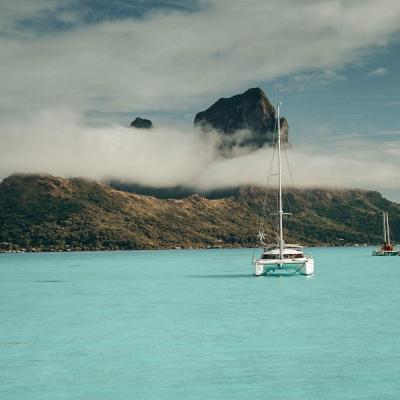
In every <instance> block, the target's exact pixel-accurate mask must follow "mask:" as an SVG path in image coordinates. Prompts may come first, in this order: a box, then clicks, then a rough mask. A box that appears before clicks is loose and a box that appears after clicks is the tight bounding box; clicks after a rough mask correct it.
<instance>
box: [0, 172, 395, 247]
mask: <svg viewBox="0 0 400 400" xmlns="http://www.w3.org/2000/svg"><path fill="white" fill-rule="evenodd" d="M235 193H236V194H234V195H232V196H229V197H221V198H206V197H204V196H201V195H197V194H194V195H191V196H188V197H185V198H179V199H164V198H156V197H153V196H146V195H139V194H135V193H128V192H125V191H121V190H117V189H115V188H112V187H111V186H108V185H105V184H101V183H98V182H95V181H91V180H88V179H85V178H71V179H65V178H60V177H54V176H51V175H34V174H27V175H21V174H13V175H11V176H9V177H8V178H6V179H4V180H3V181H2V182H1V183H0V250H2V251H10V250H13V249H15V250H18V249H27V250H33V249H35V250H38V251H51V250H117V249H156V248H160V249H167V248H175V247H181V248H206V247H251V246H254V245H255V244H256V235H257V232H258V226H259V221H260V216H261V212H262V204H263V202H264V194H265V189H263V188H257V187H241V188H239V189H238V190H237V191H235ZM285 197H286V199H287V200H288V201H289V204H290V209H289V210H288V211H291V212H292V213H293V216H292V217H290V220H289V221H288V226H289V230H288V232H287V241H288V242H299V243H301V244H304V245H340V244H354V243H359V244H364V243H366V244H375V243H379V242H380V241H381V211H382V210H385V211H388V212H389V215H390V224H391V230H392V233H393V236H394V237H395V238H396V237H397V238H398V237H400V204H397V203H394V202H391V201H389V200H387V199H385V198H383V197H382V196H381V195H380V194H379V193H378V192H375V191H365V190H339V189H335V190H334V189H307V190H306V189H301V190H296V191H288V192H286V196H285ZM275 207H276V198H275V195H274V193H272V192H271V195H270V196H268V198H267V213H269V212H272V211H273V210H274V209H275ZM264 229H265V232H266V236H267V240H268V241H269V242H273V241H274V238H275V233H274V230H273V227H272V225H271V224H270V225H266V226H265V228H264Z"/></svg>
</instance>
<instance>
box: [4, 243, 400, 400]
mask: <svg viewBox="0 0 400 400" xmlns="http://www.w3.org/2000/svg"><path fill="white" fill-rule="evenodd" d="M312 254H313V256H314V258H315V262H316V275H315V276H314V277H311V278H307V277H302V276H298V277H282V278H274V277H261V278H255V277H253V276H252V267H251V265H250V259H251V256H252V250H248V249H242V250H204V251H203V250H187V251H186V250H177V251H131V252H93V253H89V252H88V253H58V254H2V255H0V321H1V325H0V399H24V400H25V399H29V400H36V399H40V400H45V399H52V400H56V399H84V400H91V399H93V400H102V399H104V400H106V399H107V400H109V399H113V400H119V399H121V400H122V399H140V400H142V399H144V400H147V399H174V400H176V399H185V400H187V399H274V400H275V399H282V400H288V399H305V400H312V399H325V400H327V399H399V398H400V290H399V283H400V257H371V256H370V254H371V249H370V248H333V249H327V248H326V249H312Z"/></svg>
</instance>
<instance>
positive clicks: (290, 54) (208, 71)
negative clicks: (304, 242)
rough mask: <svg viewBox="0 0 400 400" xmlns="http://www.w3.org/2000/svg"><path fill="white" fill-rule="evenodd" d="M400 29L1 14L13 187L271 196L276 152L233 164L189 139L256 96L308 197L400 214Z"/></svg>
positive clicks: (1, 134) (335, 7) (134, 6)
mask: <svg viewBox="0 0 400 400" xmlns="http://www.w3.org/2000/svg"><path fill="white" fill-rule="evenodd" d="M399 27H400V2H399V1H398V0H382V1H379V2H377V1H376V0H374V1H372V0H336V1H322V0H247V1H243V0H242V1H238V0H218V1H216V0H215V1H211V0H209V1H207V0H198V1H183V0H165V1H163V0H148V1H144V0H138V1H133V0H113V1H100V0H35V1H31V0H19V1H15V0H2V2H1V3H0V57H1V62H0V92H1V94H2V95H1V97H0V176H2V177H5V176H7V175H8V174H10V173H12V172H15V171H18V172H49V173H52V174H57V175H61V176H71V175H79V176H88V177H92V178H95V179H104V178H107V177H117V178H121V179H126V180H130V181H135V182H139V183H142V184H154V185H161V186H163V185H166V186H168V185H175V184H185V185H189V184H191V185H194V186H198V187H220V186H224V185H236V184H246V183H255V184H261V183H262V182H264V180H265V169H266V167H265V166H266V165H267V164H268V160H269V159H270V158H271V149H268V148H266V149H261V150H259V151H255V152H253V153H249V154H238V155H237V156H236V157H234V158H232V159H220V158H219V157H218V154H217V153H216V152H215V146H216V145H217V143H218V137H217V135H213V134H211V135H208V136H204V135H201V134H200V133H199V132H196V131H195V130H193V126H192V125H193V119H194V116H195V114H196V113H197V112H199V111H201V110H204V109H205V108H207V107H209V106H210V105H211V104H212V103H214V102H215V101H216V100H217V99H218V98H220V97H229V96H231V95H234V94H237V93H241V92H243V91H245V90H246V89H248V88H249V87H255V86H258V87H260V88H262V89H263V90H264V91H265V92H266V94H267V96H268V97H269V99H270V100H271V102H273V103H276V102H277V101H278V100H281V101H283V108H282V112H283V114H284V115H285V116H286V118H287V119H288V121H289V125H290V131H289V140H290V141H291V143H292V144H293V147H292V149H291V150H290V151H288V156H289V159H290V160H291V167H292V169H293V171H294V175H295V181H296V182H298V185H299V186H334V187H357V188H363V189H371V190H379V191H381V192H382V193H383V194H384V195H385V196H387V197H389V198H391V199H394V200H396V201H399V202H400V184H399V181H400V179H399V176H400V146H399V144H400V118H399V111H400V91H399V88H400V74H399V71H400V32H399V31H400V28H399ZM136 116H142V117H147V118H150V119H152V121H153V123H154V125H155V129H154V130H152V131H151V132H150V131H148V132H139V131H137V132H134V131H133V130H132V129H130V128H128V126H129V123H130V121H131V120H133V119H134V118H135V117H136Z"/></svg>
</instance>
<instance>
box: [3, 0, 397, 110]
mask: <svg viewBox="0 0 400 400" xmlns="http://www.w3.org/2000/svg"><path fill="white" fill-rule="evenodd" d="M13 3H15V2H13ZM25 3H27V4H32V2H26V1H23V4H25ZM47 3H48V5H47V6H48V7H51V6H52V4H53V3H54V2H51V1H48V2H44V4H47ZM7 4H11V3H9V2H7ZM15 4H16V3H15ZM18 4H20V3H18ZM203 5H204V7H202V8H200V10H199V11H197V12H192V13H182V12H178V11H169V12H161V11H160V12H155V13H152V14H150V15H148V16H147V17H146V18H144V19H141V20H125V21H115V22H108V23H101V24H95V25H90V26H86V27H81V28H80V29H76V30H74V31H70V32H63V33H53V34H51V35H50V34H49V35H41V36H33V37H30V38H24V39H18V38H13V39H10V38H4V37H3V38H1V39H0V51H1V54H2V63H1V64H0V76H1V80H0V90H1V93H2V96H1V100H0V110H1V112H2V114H3V115H5V114H10V113H14V114H16V113H19V114H20V113H21V112H24V111H27V110H35V109H40V108H43V107H49V106H50V105H54V104H67V105H71V104H72V105H73V106H74V107H76V108H78V109H80V110H82V111H83V110H97V111H104V112H136V113H138V112H141V111H144V110H152V111H176V110H180V111H183V112H184V111H186V110H189V109H193V108H202V107H203V106H205V105H209V103H210V99H214V98H218V97H220V96H221V94H224V95H227V96H228V95H230V94H234V93H237V91H239V90H243V89H246V88H247V87H248V86H249V85H253V84H254V83H257V82H260V81H265V80H271V79H275V78H277V77H280V76H284V75H288V74H302V73H304V72H305V71H308V70H312V71H316V70H318V69H320V68H321V69H325V70H326V69H327V70H329V71H334V68H336V67H340V66H341V65H343V63H346V62H349V61H354V60H355V59H357V57H358V56H359V55H360V54H362V51H363V50H364V49H366V48H368V47H369V46H375V45H382V44H385V43H386V41H387V40H388V38H389V37H390V35H391V33H393V32H394V31H396V30H397V29H398V27H399V26H400V3H399V2H398V1H397V0H385V1H382V2H376V1H375V0H364V1H356V0H353V1H344V0H337V1H334V2H332V1H322V0H321V1H298V0H296V1H295V0H279V1H278V0H271V1H268V2H265V1H264V0H253V1H252V2H251V3H248V2H243V1H239V0H229V1H228V0H219V1H209V2H204V3H203ZM21 8H22V7H21ZM32 12H33V11H32ZM333 73H334V72H333ZM300 76H301V75H300Z"/></svg>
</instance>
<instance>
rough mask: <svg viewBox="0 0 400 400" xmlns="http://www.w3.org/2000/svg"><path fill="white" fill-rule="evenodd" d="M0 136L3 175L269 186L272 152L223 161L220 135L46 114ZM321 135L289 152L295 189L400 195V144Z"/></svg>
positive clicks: (65, 112) (5, 128)
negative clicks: (219, 152) (88, 121)
mask: <svg viewBox="0 0 400 400" xmlns="http://www.w3.org/2000/svg"><path fill="white" fill-rule="evenodd" d="M0 135H1V136H2V137H3V140H2V146H1V147H0V176H3V177H4V176H7V175H9V174H11V173H13V172H15V171H18V172H47V173H51V174H53V175H59V176H64V177H67V176H86V177H90V178H94V179H104V178H118V179H122V180H126V181H132V182H136V183H141V184H144V185H154V186H165V187H168V186H174V185H185V186H195V187H197V188H203V189H205V188H221V187H224V186H236V185H244V184H256V185H265V183H266V176H267V171H268V167H269V163H270V160H271V156H272V151H273V150H272V149H271V148H264V149H260V150H258V151H255V152H253V153H250V154H241V155H239V156H237V157H235V158H230V159H224V158H219V157H218V156H217V153H216V151H215V147H216V145H217V144H218V135H217V134H211V135H208V136H207V135H204V134H201V133H199V132H196V131H192V130H190V131H184V130H177V129H152V130H137V129H132V128H125V127H122V126H118V125H114V126H109V127H103V128H93V127H89V126H86V125H85V123H84V122H83V121H82V119H81V118H80V117H79V115H77V114H75V113H74V112H72V111H71V110H70V109H67V108H63V109H56V110H47V111H42V112H41V113H39V114H37V115H35V116H34V117H33V118H31V119H30V120H27V121H24V122H21V121H9V122H8V123H6V124H4V125H2V126H1V127H0ZM315 137H316V135H315ZM315 137H314V138H311V139H310V142H308V143H303V144H302V145H300V146H297V147H296V148H293V149H291V150H287V155H288V157H289V159H290V162H291V168H292V171H293V172H294V175H295V183H296V186H298V187H310V186H312V187H348V188H354V187H357V188H364V189H379V190H398V181H397V179H395V178H396V177H398V176H400V153H399V150H398V142H385V143H372V142H370V141H369V140H368V139H366V138H365V137H363V136H362V135H358V134H354V135H346V136H343V137H342V139H340V138H339V137H336V138H335V140H334V141H333V140H330V139H329V138H327V137H325V138H323V139H322V140H323V142H320V143H317V142H316V140H315ZM399 195H400V194H399Z"/></svg>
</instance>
